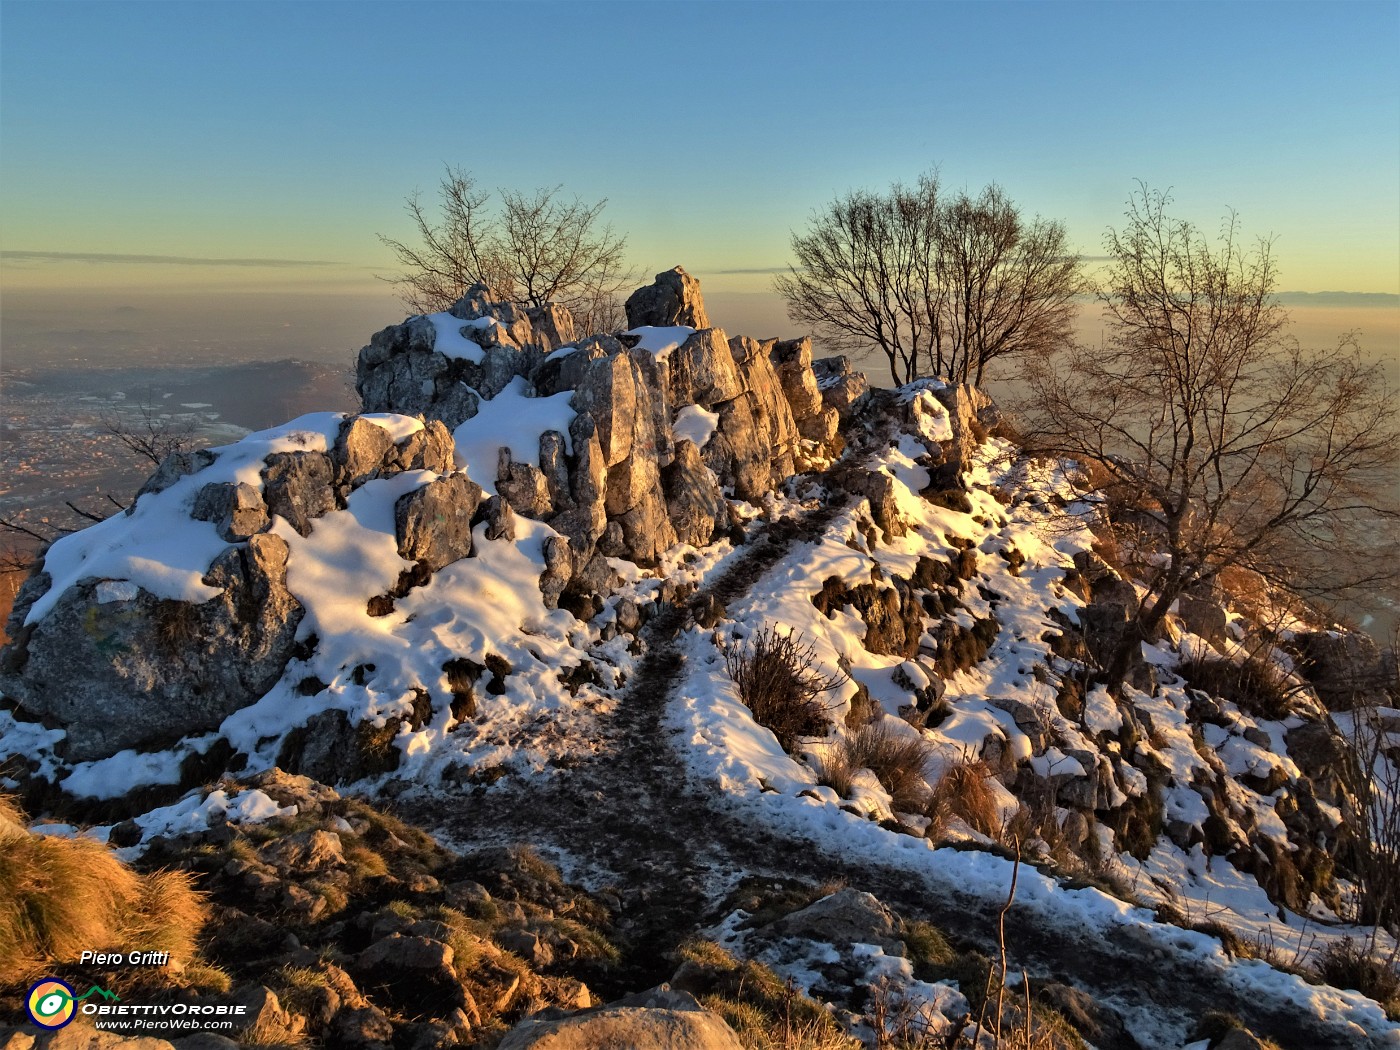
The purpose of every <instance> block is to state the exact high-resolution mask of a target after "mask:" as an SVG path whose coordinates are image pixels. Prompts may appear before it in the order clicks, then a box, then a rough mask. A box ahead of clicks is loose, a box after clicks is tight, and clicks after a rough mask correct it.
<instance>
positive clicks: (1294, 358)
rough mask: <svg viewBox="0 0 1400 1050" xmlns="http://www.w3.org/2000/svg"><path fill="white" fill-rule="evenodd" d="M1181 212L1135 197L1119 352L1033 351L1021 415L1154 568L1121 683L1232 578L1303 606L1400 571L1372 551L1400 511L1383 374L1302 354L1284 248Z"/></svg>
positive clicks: (1116, 340)
mask: <svg viewBox="0 0 1400 1050" xmlns="http://www.w3.org/2000/svg"><path fill="white" fill-rule="evenodd" d="M1169 203H1170V198H1169V197H1168V196H1166V195H1165V194H1162V193H1155V192H1152V191H1149V190H1148V189H1147V188H1146V187H1145V186H1143V187H1141V188H1140V192H1139V193H1138V194H1136V195H1135V196H1134V197H1133V198H1132V199H1131V201H1130V202H1129V208H1128V211H1127V213H1126V218H1127V223H1126V225H1125V226H1124V228H1123V229H1122V230H1121V231H1120V230H1110V231H1108V233H1107V235H1106V237H1105V244H1106V247H1107V249H1108V255H1109V256H1110V258H1111V263H1110V265H1109V269H1108V275H1107V278H1106V279H1105V280H1104V281H1103V283H1102V285H1101V287H1100V288H1099V289H1098V296H1099V299H1100V301H1101V303H1102V305H1103V308H1104V315H1105V320H1106V324H1107V332H1108V336H1107V340H1106V342H1105V345H1103V346H1101V347H1095V348H1087V347H1073V348H1071V349H1068V350H1067V351H1065V352H1063V353H1061V354H1057V355H1054V356H1053V357H1051V358H1048V359H1045V360H1034V359H1033V361H1032V365H1033V367H1032V368H1031V369H1030V373H1029V380H1030V385H1031V388H1032V394H1031V395H1030V396H1029V398H1028V400H1027V402H1026V403H1025V404H1024V405H1023V406H1022V409H1023V412H1024V415H1025V425H1026V430H1027V435H1026V436H1027V441H1028V444H1029V446H1030V447H1031V448H1032V449H1036V450H1039V451H1044V452H1049V453H1052V454H1059V455H1065V456H1069V457H1073V458H1076V459H1080V460H1081V461H1086V462H1090V463H1092V464H1093V465H1094V468H1095V469H1094V473H1095V474H1096V475H1098V476H1099V477H1100V478H1101V479H1102V483H1101V484H1099V485H1098V489H1099V491H1100V492H1101V493H1103V494H1105V495H1107V496H1109V497H1111V508H1112V509H1111V512H1110V513H1109V514H1108V520H1107V522H1105V526H1106V527H1107V528H1108V529H1109V530H1110V531H1111V532H1112V533H1113V534H1114V538H1115V539H1116V540H1117V541H1118V542H1119V544H1120V546H1125V547H1129V548H1136V555H1137V556H1136V558H1135V561H1136V563H1137V564H1138V565H1140V566H1142V569H1141V571H1142V581H1141V582H1143V583H1145V584H1146V586H1147V591H1146V594H1145V595H1144V596H1143V597H1142V598H1141V600H1140V602H1139V603H1138V607H1137V608H1136V610H1134V611H1133V613H1132V615H1131V616H1130V620H1131V623H1130V629H1129V630H1128V631H1127V632H1126V633H1125V636H1124V639H1123V642H1122V644H1121V645H1120V646H1119V647H1118V649H1117V651H1116V653H1115V654H1114V656H1113V657H1112V659H1111V660H1110V661H1109V666H1108V667H1107V669H1106V676H1107V679H1108V683H1109V685H1110V687H1111V688H1113V689H1115V690H1116V689H1118V688H1120V687H1121V683H1122V681H1123V678H1124V675H1125V674H1126V672H1127V670H1128V669H1129V667H1130V664H1131V661H1132V658H1133V657H1134V656H1135V655H1136V652H1137V646H1138V644H1139V642H1141V641H1150V640H1152V639H1153V638H1154V637H1155V635H1156V631H1157V629H1158V627H1159V626H1160V624H1161V621H1162V619H1163V617H1164V616H1165V615H1166V614H1167V612H1168V611H1169V610H1170V608H1171V606H1172V604H1173V603H1174V602H1175V601H1176V600H1177V599H1178V598H1179V597H1180V596H1182V595H1183V594H1186V593H1189V592H1192V591H1194V590H1196V589H1198V588H1201V587H1205V586H1208V585H1210V584H1211V582H1212V581H1213V580H1214V579H1215V577H1216V576H1217V575H1218V574H1219V573H1220V572H1221V571H1222V570H1225V569H1227V568H1230V567H1234V566H1238V567H1240V568H1244V569H1248V570H1252V571H1254V572H1256V573H1258V574H1260V575H1261V576H1263V577H1264V578H1265V579H1266V580H1267V581H1269V583H1271V584H1272V585H1274V586H1276V587H1279V588H1281V589H1282V590H1284V591H1286V592H1289V593H1292V594H1295V595H1302V596H1305V597H1312V596H1319V595H1328V594H1338V593H1342V592H1345V591H1347V590H1354V589H1355V588H1358V587H1361V586H1364V585H1366V584H1369V583H1374V582H1376V581H1378V580H1379V579H1382V578H1386V577H1389V576H1392V575H1393V574H1394V570H1393V568H1392V565H1393V560H1390V559H1386V558H1378V557H1376V556H1375V540H1376V536H1377V535H1381V536H1383V535H1385V534H1386V530H1385V527H1384V524H1383V523H1385V522H1392V521H1394V520H1395V518H1396V517H1397V516H1400V515H1398V514H1397V508H1396V506H1395V500H1394V498H1393V493H1394V474H1393V471H1394V468H1395V465H1396V464H1397V462H1400V435H1397V430H1396V426H1395V409H1396V404H1395V396H1394V394H1393V393H1392V392H1391V391H1389V390H1388V389H1387V387H1386V381H1385V375H1384V373H1383V370H1382V369H1381V367H1380V366H1379V365H1368V364H1366V363H1365V362H1363V361H1362V359H1361V357H1360V354H1359V352H1358V351H1357V349H1356V347H1355V345H1354V342H1353V341H1352V340H1350V339H1349V338H1347V337H1343V339H1342V340H1341V341H1340V343H1339V345H1338V346H1337V347H1336V348H1335V349H1334V350H1330V351H1327V352H1309V351H1305V350H1303V349H1301V348H1300V347H1299V346H1298V344H1297V343H1296V341H1294V340H1291V339H1289V338H1287V337H1286V334H1285V329H1286V325H1287V323H1288V318H1287V315H1286V314H1285V312H1284V311H1283V310H1282V308H1281V307H1280V306H1279V305H1278V303H1277V301H1276V300H1275V299H1274V297H1273V292H1274V288H1275V284H1276V280H1277V271H1276V267H1275V263H1274V261H1273V256H1272V252H1271V244H1270V242H1269V241H1267V240H1262V241H1259V242H1258V244H1257V245H1256V246H1255V247H1253V248H1249V247H1247V246H1246V245H1244V244H1243V243H1242V239H1241V235H1240V232H1239V229H1238V226H1237V223H1236V221H1235V219H1234V217H1233V216H1231V217H1230V218H1229V219H1228V220H1227V221H1226V223H1225V224H1224V227H1223V229H1222V231H1221V234H1220V237H1219V239H1218V241H1217V242H1216V243H1215V244H1214V245H1212V243H1211V242H1210V241H1209V240H1208V239H1207V238H1206V237H1205V236H1203V235H1202V234H1201V233H1200V232H1199V231H1198V230H1197V229H1196V228H1195V227H1193V226H1192V225H1191V224H1190V223H1188V222H1184V221H1181V220H1176V219H1172V218H1170V217H1169V216H1168V215H1167V210H1166V209H1167V205H1168V204H1169ZM1387 481H1389V484H1387V483H1386V482H1387Z"/></svg>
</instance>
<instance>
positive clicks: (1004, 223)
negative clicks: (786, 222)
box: [774, 173, 1081, 383]
mask: <svg viewBox="0 0 1400 1050" xmlns="http://www.w3.org/2000/svg"><path fill="white" fill-rule="evenodd" d="M792 250H793V254H794V255H795V256H796V262H795V263H794V264H793V265H792V266H791V267H789V270H788V273H786V274H783V275H780V276H779V277H778V278H777V279H776V280H775V282H774V285H775V287H776V289H777V291H778V293H779V294H780V295H782V296H783V298H784V299H786V300H787V304H788V316H789V317H791V318H792V319H793V320H794V321H797V322H799V323H801V324H805V325H809V326H811V327H812V328H813V329H814V330H815V331H816V332H817V334H818V335H819V336H821V337H822V338H824V339H825V340H826V341H827V342H828V343H830V344H831V346H832V347H833V348H834V349H837V350H840V351H843V352H852V353H854V352H859V351H862V350H865V349H868V348H875V349H878V350H879V351H880V352H881V353H883V354H884V355H885V358H886V359H887V360H888V361H889V366H890V375H891V377H892V378H893V380H894V381H895V382H896V383H905V382H908V381H909V380H911V379H915V378H917V377H918V376H920V375H936V376H945V377H947V378H950V379H953V380H955V381H959V382H976V383H981V382H982V381H983V379H984V378H985V375H986V371H987V367H988V366H989V365H990V364H991V363H992V362H993V361H996V360H998V359H1001V358H1006V357H1011V356H1013V355H1021V354H1036V353H1045V352H1048V351H1050V350H1052V349H1054V348H1055V347H1058V346H1060V345H1062V344H1064V343H1065V342H1066V341H1067V340H1068V338H1069V331H1070V323H1071V321H1072V319H1073V299H1074V296H1075V294H1076V293H1077V292H1078V291H1079V289H1080V284H1081V281H1080V277H1079V260H1078V258H1077V257H1076V256H1074V255H1072V254H1071V253H1070V252H1069V250H1068V240H1067V237H1066V234H1065V230H1064V227H1063V226H1062V225H1061V224H1060V223H1055V222H1046V221H1044V220H1041V219H1036V220H1035V221H1033V222H1030V223H1027V222H1025V221H1023V220H1022V218H1021V215H1020V212H1019V211H1018V210H1017V209H1016V207H1015V205H1014V204H1012V203H1011V201H1010V200H1009V199H1008V198H1007V197H1006V195H1005V193H1003V192H1002V190H1000V189H999V188H998V187H996V186H989V187H988V188H987V189H985V190H983V191H982V193H981V195H979V196H978V197H976V198H975V199H974V198H971V197H969V196H968V195H967V194H966V193H962V194H959V195H957V196H956V197H953V198H951V199H948V200H944V199H943V198H942V197H941V196H940V192H939V186H938V179H937V176H936V174H934V173H926V174H924V175H922V176H920V178H919V180H918V182H917V183H916V184H915V185H914V186H912V187H908V186H904V185H901V184H899V183H896V184H894V185H893V186H891V187H890V190H889V192H888V193H887V194H885V195H879V194H874V193H870V192H868V191H865V190H859V191H853V192H850V193H847V194H846V195H845V196H843V197H838V198H837V199H836V200H835V201H833V202H832V203H830V204H829V205H827V206H826V207H824V208H822V209H819V210H818V211H816V212H814V213H813V215H812V221H811V226H810V229H809V232H807V233H806V234H801V235H799V234H794V235H793V238H792Z"/></svg>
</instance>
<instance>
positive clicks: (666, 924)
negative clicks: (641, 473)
mask: <svg viewBox="0 0 1400 1050" xmlns="http://www.w3.org/2000/svg"><path fill="white" fill-rule="evenodd" d="M844 509H845V507H843V506H842V505H840V504H839V503H832V504H830V505H826V504H823V505H820V506H819V507H818V508H817V509H815V510H813V511H809V512H807V513H806V514H803V515H800V516H798V517H796V518H793V519H780V520H778V521H776V522H774V523H772V524H770V525H769V526H767V527H766V529H765V530H764V532H763V534H762V536H761V537H759V538H757V539H755V540H754V541H752V542H751V543H750V544H749V545H748V547H747V549H746V550H744V551H743V553H742V554H740V555H739V556H738V557H737V558H734V559H731V560H728V563H727V564H726V565H725V567H724V568H723V570H722V571H720V572H719V574H718V575H717V577H716V578H715V579H714V580H712V581H707V583H706V585H705V586H703V587H702V588H701V589H700V590H699V591H698V592H697V593H696V595H694V596H693V597H692V598H691V599H690V600H689V601H688V602H687V603H686V605H685V606H683V607H671V608H669V609H667V610H666V611H665V612H663V613H662V614H660V615H658V616H657V617H656V618H655V619H653V620H652V621H651V622H650V623H649V624H648V625H647V627H646V629H645V630H644V632H643V634H644V637H645V639H646V642H647V651H646V654H645V656H644V657H643V659H642V660H641V662H640V665H639V667H638V670H637V673H636V674H635V675H634V676H633V678H632V679H631V680H630V682H629V683H628V684H627V686H626V688H625V689H624V691H623V694H622V696H621V698H620V700H619V702H618V704H617V706H616V708H615V709H614V711H613V712H612V713H611V714H610V715H609V716H607V717H606V718H604V720H603V724H602V726H601V729H602V735H603V739H602V741H601V742H600V745H599V747H598V749H597V750H596V751H595V752H594V753H593V754H592V755H590V756H587V757H584V758H582V759H581V760H579V761H578V763H577V764H575V765H572V766H569V767H566V768H561V769H559V771H558V772H557V773H556V774H555V775H552V776H548V777H526V778H518V779H517V778H513V777H508V778H506V779H504V780H502V781H500V782H499V783H497V784H496V785H494V786H492V787H491V788H489V789H486V788H478V789H476V790H475V791H470V790H469V791H468V792H464V793H461V794H452V795H446V794H441V793H437V794H422V795H417V794H415V796H414V797H408V796H405V797H404V798H402V799H401V800H400V807H401V809H400V813H401V815H402V816H403V817H405V819H408V820H410V821H412V822H415V823H417V824H419V825H420V826H423V827H425V828H427V829H429V830H432V831H434V832H436V833H438V834H439V835H441V836H442V838H443V839H444V841H446V842H448V843H454V842H455V843H458V844H460V845H462V846H464V847H467V848H471V847H477V846H480V845H485V844H501V843H528V844H530V845H532V846H534V847H535V848H537V849H539V850H540V851H541V852H542V853H544V854H546V855H548V856H550V857H551V858H552V859H556V860H557V861H559V862H560V864H561V866H562V867H564V869H565V871H566V873H567V874H568V875H570V877H572V878H576V879H579V880H581V881H584V882H586V883H587V884H590V885H592V886H594V887H595V888H599V889H604V888H612V889H613V890H614V891H615V892H616V894H617V897H618V901H619V914H618V920H617V935H618V939H619V940H620V941H621V942H622V943H623V944H624V945H625V952H624V955H625V957H626V958H627V960H628V964H627V966H626V968H625V969H624V970H623V972H620V973H619V974H617V980H616V983H617V987H616V988H609V987H599V988H597V989H596V991H598V992H600V993H601V994H603V995H605V996H607V995H611V994H621V993H623V992H627V991H634V990H636V989H638V988H641V987H646V986H648V985H653V984H656V983H658V982H660V981H663V980H665V979H667V978H668V977H669V976H670V973H671V972H672V970H673V969H674V964H673V963H672V962H671V961H670V959H669V957H668V956H669V953H670V951H671V949H673V948H674V947H675V945H676V944H677V943H679V942H680V941H681V940H683V939H684V938H685V937H686V936H687V935H688V934H690V933H692V932H693V931H694V930H695V929H696V928H697V927H700V926H702V925H704V924H705V923H706V922H713V921H716V920H717V919H718V918H720V916H719V915H717V914H716V913H715V912H716V908H717V906H718V905H719V904H720V902H721V901H722V900H723V899H724V897H725V896H726V895H727V894H728V893H729V891H730V890H731V889H732V888H733V886H734V885H735V884H736V883H737V882H738V881H739V879H740V878H742V877H744V876H746V875H755V876H760V877H767V878H788V879H791V878H799V879H806V880H810V881H812V882H827V881H831V880H833V879H838V880H844V881H845V883H846V884H847V885H849V886H851V887H854V888H856V889H860V890H865V891H868V892H870V893H873V894H874V895H875V896H877V897H879V898H880V899H881V900H884V901H885V902H886V903H888V904H889V905H890V906H892V907H893V908H895V909H896V910H897V911H899V912H901V913H902V914H904V915H905V916H906V917H908V918H911V919H913V918H922V919H926V920H928V921H930V922H933V923H934V924H936V925H937V926H939V927H940V928H942V929H943V930H944V931H945V932H947V933H948V934H949V935H950V937H952V938H953V939H954V940H955V941H959V942H962V943H964V944H967V945H971V946H975V947H977V948H978V949H979V950H981V951H983V952H987V953H989V954H991V953H993V952H994V950H995V942H994V937H993V932H994V930H995V928H996V922H995V914H996V911H997V909H998V908H999V907H1000V906H1001V903H1002V901H1003V900H1004V896H1005V887H1004V886H1001V885H989V884H985V883H984V884H982V885H976V884H970V883H967V882H963V883H959V882H958V881H957V879H956V876H952V875H950V874H949V873H943V874H940V873H939V871H938V870H937V864H938V861H937V860H935V859H934V855H933V854H932V853H931V852H930V853H929V854H927V856H928V860H927V861H924V862H922V864H915V865H910V864H903V865H901V864H893V863H888V862H886V861H885V860H882V859H878V858H872V856H871V855H870V853H869V852H868V851H863V850H862V849H861V847H860V845H859V844H858V843H856V842H852V843H851V846H850V847H849V848H848V849H846V850H843V851H839V852H838V851H836V850H833V849H832V848H831V846H830V837H829V836H824V838H825V839H826V841H824V842H819V841H814V840H812V839H808V838H806V837H803V836H802V835H800V834H798V833H796V832H793V831H791V830H789V829H787V828H784V827H781V826H779V825H777V824H775V823H773V822H772V821H771V820H770V819H769V818H768V815H767V814H766V813H765V811H764V808H763V807H762V806H761V805H757V804H755V803H752V802H750V803H741V804H740V805H739V806H737V807H736V806H735V805H734V804H733V803H732V801H726V802H725V803H718V804H717V797H716V795H715V794H714V793H713V792H711V791H709V790H708V789H706V788H705V787H704V786H703V785H697V784H695V783H693V782H692V781H691V780H689V779H688V778H687V776H686V773H685V765H684V762H683V761H682V759H681V757H680V756H679V755H678V753H677V751H676V750H675V748H673V746H672V744H671V741H670V736H671V734H672V733H673V732H674V730H673V729H671V728H670V727H669V726H668V724H667V718H666V715H667V706H668V700H669V698H670V697H671V695H672V694H673V691H674V690H675V689H676V687H677V686H678V685H679V683H680V682H681V681H682V680H683V678H684V677H685V674H684V672H685V671H686V669H687V660H686V656H685V652H684V649H685V644H684V642H685V639H686V637H687V635H685V634H680V635H679V639H678V632H679V631H680V629H681V628H682V626H683V625H684V624H685V623H686V620H687V618H688V617H689V616H690V615H691V610H693V609H695V608H697V607H698V606H699V605H700V604H701V603H703V602H704V601H705V599H706V598H707V597H713V598H715V599H717V600H718V601H720V602H721V603H724V604H729V603H732V602H735V601H737V600H739V599H740V598H742V597H743V596H744V595H745V594H746V593H747V592H748V591H749V590H750V589H751V588H752V587H753V585H754V584H755V583H757V582H758V581H759V580H760V579H761V578H762V577H763V575H764V574H765V572H767V571H768V570H769V569H772V568H773V567H774V566H775V565H777V563H778V562H779V561H780V560H781V559H783V558H784V557H785V556H787V555H788V554H789V553H791V552H792V551H793V550H794V548H795V547H796V546H797V545H798V544H800V543H803V542H805V541H811V540H815V539H816V538H817V537H819V536H820V534H821V532H822V530H823V529H824V528H825V527H826V526H827V525H829V524H830V523H831V521H832V520H833V519H834V518H835V517H836V516H837V515H838V514H839V513H841V512H842V511H843V510H844ZM690 637H693V635H691V636H690ZM722 806H723V808H722ZM921 867H922V869H923V870H919V869H920V868H921ZM1008 929H1009V931H1010V937H1009V944H1008V948H1009V952H1010V960H1011V968H1012V970H1013V971H1015V970H1021V969H1024V970H1026V971H1028V972H1029V973H1030V974H1031V975H1032V976H1033V977H1040V978H1042V979H1054V980H1059V981H1062V982H1064V983H1067V984H1073V985H1075V986H1076V987H1079V988H1081V989H1082V990H1084V991H1086V992H1088V993H1089V994H1090V995H1091V996H1093V997H1094V998H1095V999H1096V1000H1098V1001H1100V1002H1103V1003H1105V1004H1107V1005H1110V1006H1112V1007H1113V1008H1115V1009H1116V1010H1118V1011H1119V1012H1120V1014H1122V1015H1123V1017H1124V1019H1125V1020H1126V1021H1127V1022H1128V1025H1129V1027H1130V1029H1132V1030H1134V1031H1136V1032H1137V1033H1138V1035H1139V1037H1143V1038H1145V1039H1147V1040H1149V1042H1147V1043H1145V1044H1144V1045H1152V1046H1180V1045H1181V1044H1182V1042H1183V1041H1184V1040H1183V1036H1184V1033H1185V1032H1186V1031H1188V1030H1189V1029H1190V1027H1191V1026H1192V1025H1193V1024H1194V1022H1195V1021H1196V1020H1198V1019H1199V1018H1200V1017H1201V1016H1202V1015H1204V1014H1205V1013H1206V1012H1208V1011H1210V1010H1223V1011H1226V1012H1229V1013H1233V1014H1235V1015H1236V1016H1238V1017H1240V1018H1241V1019H1242V1020H1243V1021H1244V1022H1245V1023H1246V1024H1248V1025H1249V1026H1250V1027H1251V1028H1252V1029H1253V1030H1254V1031H1255V1032H1256V1033H1258V1034H1259V1035H1262V1036H1267V1037H1269V1038H1272V1039H1274V1040H1275V1041H1276V1042H1277V1043H1278V1044H1279V1045H1280V1046H1281V1047H1284V1048H1285V1050H1292V1048H1295V1047H1296V1048H1298V1050H1305V1048H1306V1050H1313V1048H1318V1047H1336V1048H1339V1050H1340V1048H1344V1047H1349V1046H1358V1047H1382V1046H1395V1045H1398V1044H1397V1043H1396V1041H1394V1040H1393V1039H1387V1038H1386V1037H1377V1038H1376V1039H1374V1040H1370V1041H1367V1040H1365V1039H1364V1037H1360V1036H1358V1035H1356V1034H1355V1033H1356V1032H1357V1028H1356V1027H1355V1026H1354V1025H1349V1024H1348V1023H1347V1021H1346V1019H1345V1018H1344V1017H1340V1016H1336V1015H1333V1016H1330V1017H1320V1016H1317V1014H1316V1011H1315V1010H1312V1009H1309V1007H1308V1005H1307V1004H1306V1003H1301V1002H1290V1001H1288V1000H1287V999H1286V998H1269V997H1268V996H1264V995H1261V994H1260V988H1259V987H1258V985H1257V984H1255V983H1252V982H1249V981H1244V982H1234V983H1232V982H1230V981H1227V980H1222V973H1221V970H1220V967H1219V965H1218V963H1216V962H1213V961H1212V960H1211V959H1208V958H1202V957H1201V956H1200V954H1199V953H1198V952H1195V951H1193V950H1192V949H1191V946H1190V945H1187V944H1183V945H1180V946H1176V945H1173V943H1172V942H1171V939H1170V936H1162V935H1161V932H1160V931H1161V929H1162V928H1158V929H1157V930H1153V931H1149V930H1146V929H1144V927H1142V926H1141V925H1138V926H1133V925H1124V926H1121V927H1110V928H1109V929H1108V930H1107V932H1104V931H1102V930H1100V929H1096V928H1091V927H1088V926H1083V925H1075V924H1072V923H1066V922H1058V923H1057V922H1054V921H1052V920H1050V919H1049V918H1048V917H1047V915H1046V914H1045V913H1044V911H1043V910H1042V909H1041V908H1039V907H1037V906H1036V905H1035V904H1032V903H1028V902H1027V903H1018V904H1017V905H1016V906H1015V907H1014V908H1013V909H1012V912H1011V915H1010V919H1009V924H1008ZM1167 932H1168V933H1170V931H1169V930H1168V931H1167ZM1188 936H1192V935H1188ZM1392 1035H1393V1033H1392ZM1358 1040H1359V1041H1358ZM1134 1045H1136V1044H1134V1043H1132V1042H1130V1041H1127V1040H1125V1041H1122V1042H1118V1043H1111V1042H1105V1043H1102V1044H1101V1045H1100V1048H1099V1050H1117V1048H1123V1050H1126V1048H1128V1047H1131V1046H1134Z"/></svg>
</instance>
